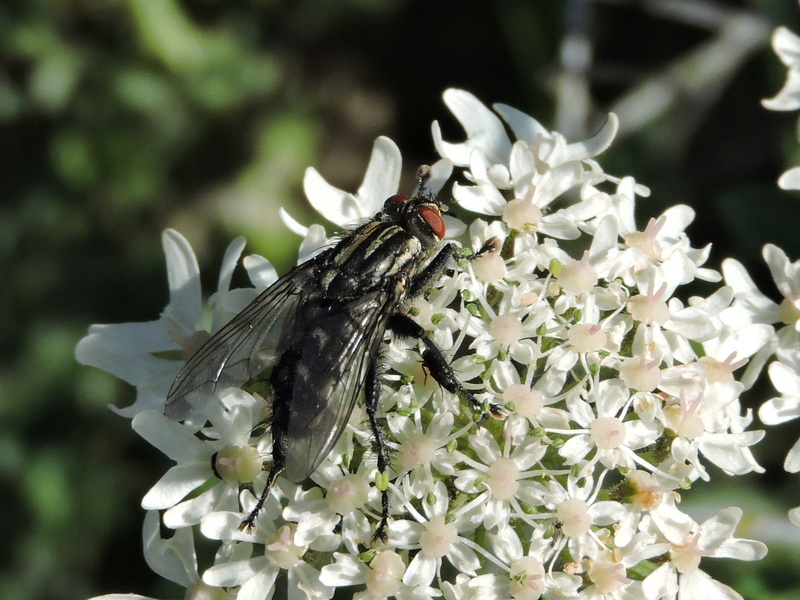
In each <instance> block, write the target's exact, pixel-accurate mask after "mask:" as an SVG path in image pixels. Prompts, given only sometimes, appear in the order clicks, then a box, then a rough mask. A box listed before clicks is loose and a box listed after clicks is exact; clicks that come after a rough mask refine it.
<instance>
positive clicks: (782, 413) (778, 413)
mask: <svg viewBox="0 0 800 600" xmlns="http://www.w3.org/2000/svg"><path fill="white" fill-rule="evenodd" d="M773 364H775V363H773ZM798 416H800V398H797V397H792V398H772V399H770V400H767V401H766V402H765V403H764V404H762V405H761V407H760V408H759V409H758V418H759V419H761V422H762V423H764V424H766V425H780V424H781V423H786V422H787V421H792V420H794V419H796V418H797V417H798Z"/></svg>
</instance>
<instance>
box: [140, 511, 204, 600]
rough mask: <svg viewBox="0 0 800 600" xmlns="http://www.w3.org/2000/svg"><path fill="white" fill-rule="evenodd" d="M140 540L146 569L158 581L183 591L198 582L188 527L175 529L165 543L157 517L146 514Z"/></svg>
mask: <svg viewBox="0 0 800 600" xmlns="http://www.w3.org/2000/svg"><path fill="white" fill-rule="evenodd" d="M142 538H143V542H144V557H145V560H146V561H147V565H148V566H149V567H150V568H151V569H152V570H153V571H155V572H156V573H158V574H159V575H160V576H161V577H164V578H165V579H169V580H170V581H174V582H175V583H177V584H180V585H182V586H183V587H187V586H189V585H191V584H192V583H194V582H196V581H197V580H198V579H199V576H198V574H197V557H196V556H195V551H194V537H193V536H192V529H191V527H186V528H183V529H178V530H177V531H175V534H174V535H173V536H172V537H171V538H169V539H164V538H162V537H161V525H160V523H159V518H158V513H157V512H155V511H149V512H148V513H147V515H146V516H145V519H144V526H143V527H142Z"/></svg>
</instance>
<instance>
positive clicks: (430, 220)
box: [419, 206, 447, 240]
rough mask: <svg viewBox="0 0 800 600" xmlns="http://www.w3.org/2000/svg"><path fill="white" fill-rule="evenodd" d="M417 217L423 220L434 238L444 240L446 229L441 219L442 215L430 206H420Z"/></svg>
mask: <svg viewBox="0 0 800 600" xmlns="http://www.w3.org/2000/svg"><path fill="white" fill-rule="evenodd" d="M419 216H420V217H422V218H423V219H424V220H425V222H426V223H427V224H428V227H430V228H431V231H432V232H433V233H434V235H436V237H438V238H439V239H440V240H441V239H444V234H445V232H446V231H447V228H446V227H445V224H444V219H442V213H440V212H439V211H438V210H437V209H436V208H433V207H431V206H420V207H419Z"/></svg>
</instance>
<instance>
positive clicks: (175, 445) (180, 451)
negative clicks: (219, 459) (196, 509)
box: [131, 410, 214, 469]
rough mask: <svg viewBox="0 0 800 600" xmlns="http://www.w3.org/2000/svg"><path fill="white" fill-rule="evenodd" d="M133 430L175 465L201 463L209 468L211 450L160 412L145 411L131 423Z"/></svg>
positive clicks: (192, 433)
mask: <svg viewBox="0 0 800 600" xmlns="http://www.w3.org/2000/svg"><path fill="white" fill-rule="evenodd" d="M131 427H132V428H133V430H134V431H135V432H136V433H138V434H139V435H140V436H142V437H143V438H144V439H145V440H147V441H148V442H149V443H150V444H152V445H153V446H155V447H156V448H158V449H159V450H160V451H161V452H163V453H164V454H165V455H166V456H168V457H169V458H171V459H172V460H174V461H175V462H177V463H184V462H190V463H193V464H197V463H203V464H205V466H206V468H208V469H210V468H211V462H210V459H211V455H212V454H213V453H214V451H213V449H212V448H211V447H210V446H208V445H206V444H205V443H204V442H202V441H200V440H199V439H198V438H197V437H196V436H195V435H194V431H192V430H191V429H190V428H188V427H186V426H184V425H181V424H180V423H176V422H175V421H171V420H170V419H168V418H167V417H166V416H164V414H162V413H161V412H160V411H155V410H146V411H142V412H140V413H139V414H137V415H136V416H135V417H134V418H133V421H131Z"/></svg>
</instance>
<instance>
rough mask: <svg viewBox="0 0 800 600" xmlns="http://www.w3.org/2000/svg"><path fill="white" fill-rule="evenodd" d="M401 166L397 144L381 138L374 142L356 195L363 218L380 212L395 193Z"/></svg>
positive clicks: (386, 138)
mask: <svg viewBox="0 0 800 600" xmlns="http://www.w3.org/2000/svg"><path fill="white" fill-rule="evenodd" d="M402 164H403V158H402V156H401V155H400V149H399V148H398V147H397V144H395V143H394V142H393V141H392V140H390V139H389V138H388V137H383V136H381V137H379V138H377V139H376V140H375V143H374V144H373V145H372V154H371V155H370V157H369V164H368V165H367V172H366V173H365V174H364V180H363V182H362V183H361V187H359V188H358V194H356V196H357V197H358V201H359V203H360V204H361V205H362V207H361V209H362V212H365V213H366V214H364V215H363V216H365V217H366V216H369V217H371V216H372V215H374V214H375V213H376V212H378V211H379V210H381V208H382V207H383V203H384V201H385V200H386V199H387V198H388V197H390V196H393V195H394V194H396V193H397V189H398V186H399V185H400V169H401V167H402Z"/></svg>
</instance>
